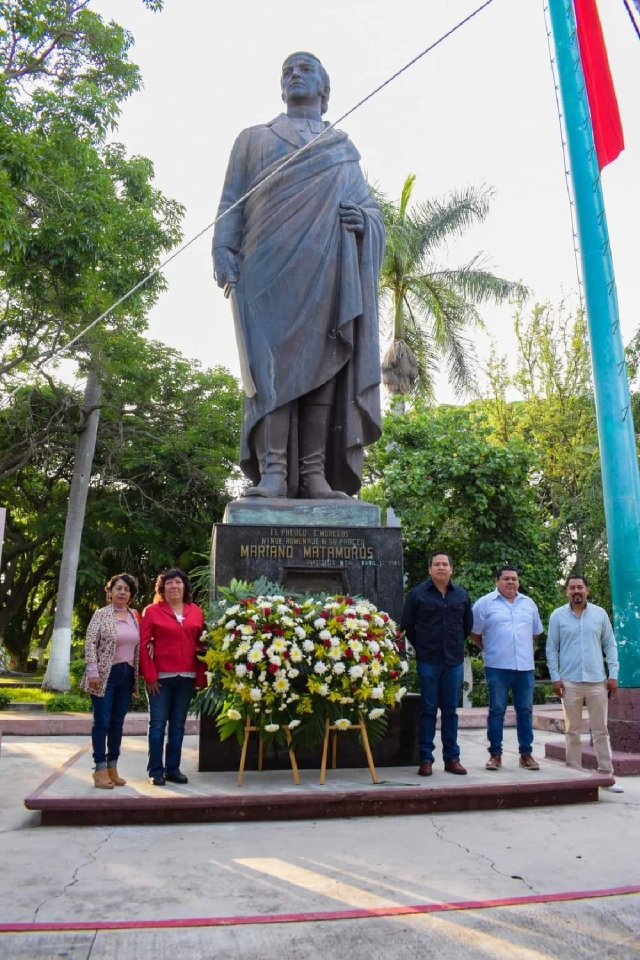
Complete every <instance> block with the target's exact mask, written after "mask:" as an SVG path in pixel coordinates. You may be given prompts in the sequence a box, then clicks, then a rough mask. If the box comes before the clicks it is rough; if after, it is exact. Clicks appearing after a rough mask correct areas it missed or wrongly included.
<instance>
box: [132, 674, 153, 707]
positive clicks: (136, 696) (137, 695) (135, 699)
mask: <svg viewBox="0 0 640 960" xmlns="http://www.w3.org/2000/svg"><path fill="white" fill-rule="evenodd" d="M148 710H149V701H148V700H147V688H146V686H145V682H144V680H143V679H142V677H139V678H138V689H137V690H134V691H133V696H132V697H131V704H130V706H129V711H130V712H131V713H147V711H148Z"/></svg>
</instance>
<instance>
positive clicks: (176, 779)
mask: <svg viewBox="0 0 640 960" xmlns="http://www.w3.org/2000/svg"><path fill="white" fill-rule="evenodd" d="M164 779H165V780H168V781H169V783H189V777H185V775H184V773H180V771H179V770H176V772H175V773H165V775H164Z"/></svg>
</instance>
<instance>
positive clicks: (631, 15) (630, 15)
mask: <svg viewBox="0 0 640 960" xmlns="http://www.w3.org/2000/svg"><path fill="white" fill-rule="evenodd" d="M622 2H623V3H624V5H625V7H626V8H627V13H628V14H629V19H630V20H631V23H632V24H633V29H634V30H635V31H636V34H637V36H638V40H640V27H639V26H638V24H637V23H636V18H635V17H634V15H633V10H632V9H631V7H630V6H629V0H622ZM638 13H640V6H638Z"/></svg>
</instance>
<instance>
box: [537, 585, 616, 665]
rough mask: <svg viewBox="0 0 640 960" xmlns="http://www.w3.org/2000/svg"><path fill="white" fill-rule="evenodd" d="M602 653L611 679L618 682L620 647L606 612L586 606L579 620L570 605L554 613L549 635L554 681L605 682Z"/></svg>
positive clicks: (589, 605)
mask: <svg viewBox="0 0 640 960" xmlns="http://www.w3.org/2000/svg"><path fill="white" fill-rule="evenodd" d="M603 652H604V654H605V656H606V658H607V665H608V667H609V676H610V677H611V679H612V680H617V679H618V647H617V645H616V638H615V637H614V635H613V629H612V627H611V623H610V621H609V617H608V616H607V611H606V610H603V609H602V607H598V606H596V604H595V603H589V602H587V605H586V607H585V609H584V610H583V613H582V616H581V617H577V616H576V615H575V613H574V612H573V610H572V609H571V604H569V603H566V604H565V605H564V607H558V609H557V610H554V611H553V613H552V614H551V617H550V619H549V633H548V634H547V663H548V664H549V676H550V677H551V680H552V681H554V680H561V679H562V680H573V681H574V682H575V683H599V682H600V681H601V680H606V678H607V674H606V671H605V668H604V658H603V655H602V654H603Z"/></svg>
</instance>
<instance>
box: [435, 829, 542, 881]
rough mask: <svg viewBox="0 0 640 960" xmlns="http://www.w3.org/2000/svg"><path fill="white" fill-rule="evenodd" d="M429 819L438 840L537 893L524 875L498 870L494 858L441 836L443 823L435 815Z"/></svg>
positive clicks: (499, 874)
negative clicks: (438, 823)
mask: <svg viewBox="0 0 640 960" xmlns="http://www.w3.org/2000/svg"><path fill="white" fill-rule="evenodd" d="M429 820H430V821H431V825H432V827H433V830H434V833H435V835H436V837H437V838H438V840H442V842H443V843H450V844H451V845H452V846H454V847H458V848H459V849H460V850H464V851H465V852H466V853H468V854H469V855H470V856H472V857H478V859H480V860H484V861H486V863H488V864H489V866H490V867H491V869H492V870H493V871H494V873H497V874H498V876H499V877H504V878H505V879H509V880H520V881H521V882H522V883H524V885H525V887H527V888H528V889H529V890H531V892H532V893H539V891H538V890H536V889H535V887H532V886H531V884H530V883H529V882H528V881H527V880H525V879H524V877H521V876H519V875H518V874H513V873H504V872H503V871H502V870H498V868H497V866H496V862H495V860H492V859H491V857H487V856H486V854H484V853H477V852H476V851H475V850H470V849H469V847H465V845H464V844H463V843H458V842H457V840H449V839H448V838H447V837H445V836H443V831H444V824H443V825H442V826H441V827H438V826H437V824H436V819H435V817H429Z"/></svg>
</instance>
